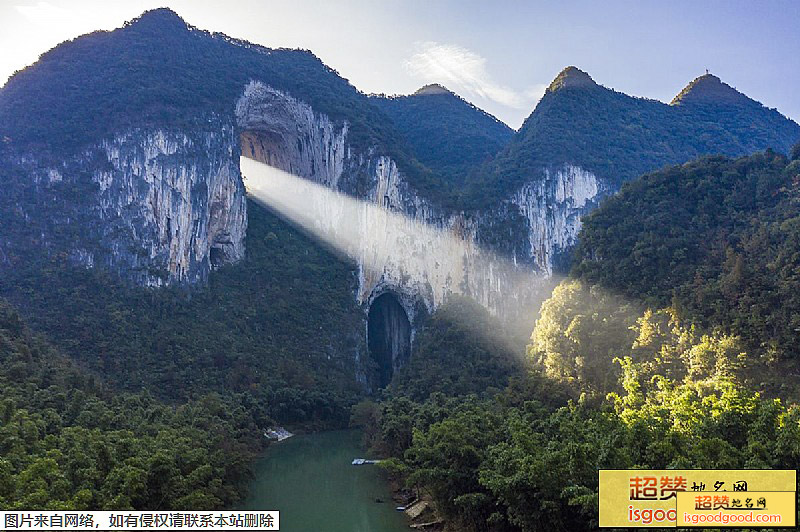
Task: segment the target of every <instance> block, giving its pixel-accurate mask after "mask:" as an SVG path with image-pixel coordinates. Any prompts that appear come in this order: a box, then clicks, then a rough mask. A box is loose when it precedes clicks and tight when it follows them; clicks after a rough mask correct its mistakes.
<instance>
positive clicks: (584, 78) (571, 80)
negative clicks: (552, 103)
mask: <svg viewBox="0 0 800 532" xmlns="http://www.w3.org/2000/svg"><path fill="white" fill-rule="evenodd" d="M596 86H597V83H595V82H594V80H593V79H592V77H591V76H590V75H589V74H587V73H586V72H584V71H583V70H581V69H579V68H577V67H574V66H568V67H567V68H565V69H564V70H562V71H561V72H560V73H559V74H558V76H556V79H554V80H553V82H552V83H551V84H550V86H549V87H547V92H555V91H557V90H559V89H565V88H571V87H596Z"/></svg>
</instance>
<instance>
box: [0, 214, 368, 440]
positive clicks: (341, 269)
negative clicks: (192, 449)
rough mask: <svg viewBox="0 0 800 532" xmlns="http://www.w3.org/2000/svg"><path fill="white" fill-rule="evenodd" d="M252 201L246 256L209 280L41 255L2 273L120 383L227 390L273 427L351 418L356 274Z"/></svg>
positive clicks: (70, 350)
mask: <svg viewBox="0 0 800 532" xmlns="http://www.w3.org/2000/svg"><path fill="white" fill-rule="evenodd" d="M248 207H249V213H250V225H249V228H248V240H247V241H248V247H247V256H246V258H245V260H244V261H242V262H241V263H239V264H235V265H230V266H227V267H225V268H223V269H221V270H219V271H216V272H214V273H213V274H212V276H211V279H210V283H209V286H208V287H207V288H204V289H196V290H191V291H189V290H185V289H181V288H170V289H150V288H135V287H129V286H126V285H125V284H124V282H123V281H120V280H118V279H116V278H114V277H113V276H111V275H109V274H106V273H104V272H102V271H100V270H97V269H89V270H85V269H81V268H75V267H73V266H71V265H70V264H69V261H68V260H66V258H65V257H60V256H57V257H54V258H52V259H48V258H42V257H41V256H37V255H35V254H32V255H31V256H28V257H25V258H24V259H25V260H18V261H17V262H16V263H15V264H17V266H16V267H15V268H14V269H13V271H11V272H9V274H7V275H4V276H3V277H2V278H0V296H2V297H6V298H7V299H8V300H9V301H11V302H12V303H13V304H14V305H16V306H17V307H18V308H19V309H20V311H21V312H22V313H23V315H24V316H25V319H26V320H28V321H29V322H30V324H31V325H32V326H33V327H34V328H35V329H36V330H37V331H40V332H43V333H46V334H47V336H48V337H49V338H50V339H52V341H53V342H54V343H56V345H57V346H59V347H60V348H61V349H62V350H63V351H64V352H65V353H66V354H68V355H69V356H70V357H72V358H73V359H74V360H76V361H78V363H79V364H80V365H81V366H82V367H84V368H86V369H87V370H88V371H89V372H91V373H94V374H97V375H101V376H102V378H103V379H104V380H106V381H107V382H108V383H109V385H110V386H111V387H113V388H114V389H121V390H129V391H136V390H141V389H146V390H149V391H150V393H152V394H153V395H154V396H156V397H158V398H159V399H162V400H165V401H167V402H170V403H175V404H180V403H182V402H184V401H188V400H193V399H196V398H198V397H200V396H203V395H206V394H208V393H210V392H219V393H220V394H223V395H225V396H229V395H230V396H232V397H236V399H235V400H236V402H237V404H238V405H239V407H242V408H246V409H247V411H248V412H249V413H250V414H251V415H252V416H254V418H256V419H261V420H263V421H262V423H264V424H266V423H269V422H270V420H276V421H279V422H282V423H290V424H304V425H306V426H308V427H333V426H341V425H342V424H344V423H346V420H347V417H348V411H349V407H350V405H351V404H352V403H353V402H354V401H355V400H356V399H355V398H356V397H357V395H358V394H359V393H360V388H359V386H358V384H357V383H356V380H355V375H356V368H355V359H356V355H357V351H358V349H361V348H362V344H363V343H364V340H363V337H362V336H361V335H360V333H359V331H360V330H361V327H360V323H361V321H360V320H361V316H360V310H359V309H358V308H357V306H356V303H355V300H354V298H353V296H352V292H351V290H352V286H353V282H354V272H353V271H352V269H351V266H350V265H347V264H345V263H343V262H341V261H340V260H339V259H338V258H336V257H335V256H333V255H332V254H331V253H330V252H328V251H327V250H325V249H323V248H320V247H319V246H318V245H317V244H315V243H314V242H312V241H311V240H310V239H308V238H306V237H304V236H302V235H300V234H299V233H297V232H296V231H295V230H293V229H291V228H290V227H289V226H288V225H286V223H284V222H282V221H280V220H279V219H277V218H276V217H275V216H274V215H272V214H269V213H268V212H266V211H265V210H263V208H261V207H259V206H257V205H255V204H253V203H250V204H249V205H248ZM348 331H349V332H350V333H351V335H350V336H349V335H348ZM365 364H366V362H365ZM367 369H368V368H367Z"/></svg>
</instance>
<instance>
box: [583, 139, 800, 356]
mask: <svg viewBox="0 0 800 532" xmlns="http://www.w3.org/2000/svg"><path fill="white" fill-rule="evenodd" d="M798 156H800V145H798V146H795V148H794V149H793V150H792V157H793V159H794V160H789V159H787V158H786V157H785V156H783V155H780V154H776V153H774V152H769V151H768V152H766V153H762V154H757V155H753V156H751V157H743V158H740V159H726V158H723V157H713V158H706V159H700V160H698V161H695V162H692V163H689V164H686V165H683V166H676V167H672V168H668V169H665V170H663V171H660V172H655V173H653V174H649V175H646V176H644V177H642V178H641V179H638V180H636V181H635V182H633V183H631V184H629V185H627V186H625V187H623V189H622V190H621V191H620V193H619V194H618V195H617V196H615V197H614V198H611V199H609V200H608V201H607V202H605V203H604V204H603V205H602V206H601V207H600V208H599V209H598V210H597V211H595V212H594V213H592V214H591V215H589V216H588V217H587V218H586V219H585V221H584V227H583V229H582V231H581V237H580V243H579V245H578V248H577V251H576V258H575V266H574V275H575V276H577V277H579V278H580V279H583V280H585V281H586V282H587V283H589V284H599V285H601V286H604V287H606V288H608V289H610V290H612V291H613V292H614V293H617V294H619V295H621V296H624V297H627V298H635V299H640V300H643V301H645V302H646V303H648V304H649V305H652V306H656V307H661V306H667V305H670V304H671V305H673V306H674V307H675V308H676V311H678V312H679V313H680V314H681V315H682V316H685V317H686V318H688V319H691V320H692V321H694V322H697V323H698V324H701V325H703V326H705V327H709V328H716V327H719V328H722V329H723V330H725V331H727V332H731V333H733V334H736V335H740V336H741V337H742V339H743V340H745V341H746V342H747V344H748V346H749V348H750V349H751V350H756V351H757V352H758V353H760V354H763V355H764V356H765V357H770V358H775V357H777V358H780V359H783V360H784V361H787V360H793V361H797V360H798V357H800V351H798V346H800V160H799V159H798Z"/></svg>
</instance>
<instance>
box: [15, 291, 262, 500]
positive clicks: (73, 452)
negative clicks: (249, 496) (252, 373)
mask: <svg viewBox="0 0 800 532" xmlns="http://www.w3.org/2000/svg"><path fill="white" fill-rule="evenodd" d="M85 349H86V350H87V351H89V352H91V349H92V347H87V348H85ZM87 356H88V353H87ZM0 390H2V395H0V398H1V399H0V508H2V509H21V510H87V509H113V510H122V509H153V510H161V509H174V510H177V509H180V510H184V509H187V508H224V507H227V506H229V505H230V504H232V503H234V502H237V501H238V500H240V498H241V497H242V494H243V492H244V490H245V489H246V482H247V481H248V479H249V467H248V464H249V462H250V460H252V457H253V455H254V454H255V453H256V452H258V451H259V450H261V448H262V447H263V438H260V437H259V436H260V434H259V428H260V427H261V426H262V425H263V424H264V423H265V422H266V421H268V420H267V419H265V418H263V417H261V416H259V414H258V412H257V411H256V410H254V409H244V408H242V407H241V405H240V404H238V402H237V398H236V397H235V396H232V395H220V394H217V393H213V392H208V393H205V394H201V393H197V394H196V395H195V397H194V398H193V399H192V400H189V401H187V402H185V403H183V404H181V405H180V406H171V405H167V404H164V403H162V402H160V401H158V400H157V399H155V398H154V397H153V395H151V394H150V393H149V392H148V391H144V392H138V393H119V392H117V391H115V390H114V389H112V388H111V387H109V386H107V385H106V383H104V382H103V380H102V379H101V378H99V377H96V376H95V375H93V374H91V373H87V372H85V371H83V370H81V369H79V368H78V367H76V366H75V364H73V363H72V362H71V361H69V360H68V359H67V357H65V356H63V355H62V354H61V353H60V352H58V351H57V350H56V349H54V348H53V347H52V346H51V345H50V344H48V343H47V342H45V341H44V340H43V339H42V338H40V337H38V336H36V335H34V334H33V333H32V332H31V331H30V330H29V329H28V327H27V326H26V325H25V324H24V322H23V321H22V320H21V319H20V317H19V315H18V314H17V313H16V312H15V311H14V310H12V309H11V308H10V307H9V306H8V305H7V304H6V303H5V302H3V301H2V300H0Z"/></svg>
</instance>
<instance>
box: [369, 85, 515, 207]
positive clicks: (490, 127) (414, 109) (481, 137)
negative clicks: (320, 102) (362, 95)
mask: <svg viewBox="0 0 800 532" xmlns="http://www.w3.org/2000/svg"><path fill="white" fill-rule="evenodd" d="M370 100H371V101H372V102H373V103H374V104H375V105H376V106H377V107H378V108H379V109H381V110H382V111H383V112H384V113H386V114H387V115H388V116H389V118H391V119H392V121H393V122H394V124H395V126H396V127H397V129H398V131H399V132H400V133H401V134H402V135H404V136H405V138H406V140H407V141H408V144H409V145H410V146H411V149H412V150H413V152H414V156H415V157H416V158H417V160H419V161H420V162H421V163H422V164H424V165H425V166H427V167H428V168H430V169H431V170H432V171H434V172H436V173H437V174H438V175H440V176H441V177H442V178H443V180H444V183H445V184H446V185H447V186H448V188H447V190H446V191H447V192H449V193H451V194H454V195H456V196H457V195H458V194H459V192H460V190H461V187H462V185H463V184H464V183H465V182H466V181H467V178H468V176H469V174H470V173H471V172H473V171H475V170H476V169H477V168H478V167H480V165H481V164H483V163H485V162H488V161H490V160H491V159H492V158H493V157H494V156H495V155H496V154H497V152H499V151H500V150H501V149H502V148H503V147H504V146H505V145H506V144H507V143H508V141H509V140H510V139H511V136H512V135H513V134H514V131H513V130H512V129H511V128H510V127H508V126H507V125H505V124H504V123H503V122H501V121H500V120H498V119H497V118H495V117H493V116H492V115H490V114H488V113H486V112H484V111H482V110H480V109H478V108H477V107H475V106H474V105H472V104H470V103H469V102H467V101H466V100H464V99H463V98H461V97H459V96H458V95H456V94H453V93H452V92H450V91H449V90H447V89H446V88H444V87H442V86H441V85H426V86H425V87H422V88H421V89H419V90H418V91H417V92H415V93H414V94H411V95H409V96H389V97H386V96H373V97H372V98H371V99H370Z"/></svg>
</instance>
